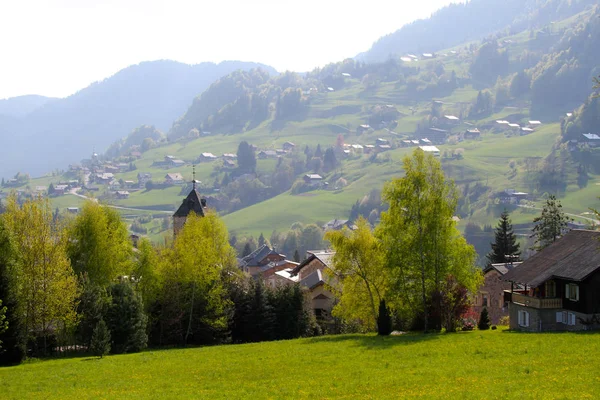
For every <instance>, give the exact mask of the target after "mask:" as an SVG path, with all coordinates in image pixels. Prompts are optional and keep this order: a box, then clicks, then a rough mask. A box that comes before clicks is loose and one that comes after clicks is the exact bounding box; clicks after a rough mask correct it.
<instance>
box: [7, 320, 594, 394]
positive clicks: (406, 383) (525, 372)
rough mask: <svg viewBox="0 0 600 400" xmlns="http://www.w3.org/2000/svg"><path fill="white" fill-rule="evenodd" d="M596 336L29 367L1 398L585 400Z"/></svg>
mask: <svg viewBox="0 0 600 400" xmlns="http://www.w3.org/2000/svg"><path fill="white" fill-rule="evenodd" d="M599 352H600V336H599V335H598V334H597V333H543V334H526V333H516V332H509V331H507V330H504V329H503V328H500V329H498V330H496V331H472V332H460V333H456V334H428V335H422V334H406V335H402V336H394V337H385V338H383V337H377V336H374V335H341V336H323V337H316V338H310V339H298V340H289V341H279V342H270V343H257V344H245V345H224V346H215V347H204V348H191V349H172V350H147V351H144V352H142V353H139V354H127V355H119V356H108V357H105V358H103V359H97V358H89V357H84V358H68V359H52V360H47V361H32V362H28V363H26V364H24V365H21V366H17V367H9V368H2V369H0V382H2V391H1V395H0V397H1V398H3V399H22V398H29V399H38V398H40V399H41V398H44V399H49V398H57V399H74V398H78V399H81V398H111V399H112V398H129V399H140V398H153V399H161V398H165V399H166V398H207V399H208V398H210V399H286V398H289V399H333V398H342V399H386V398H389V399H397V398H427V399H431V398H433V399H436V398H437V399H443V398H452V399H483V398H485V399H509V398H521V399H538V398H543V399H586V398H590V399H592V398H597V396H598V393H599V391H600V364H599V363H598V362H597V360H596V355H597V354H598V353H599Z"/></svg>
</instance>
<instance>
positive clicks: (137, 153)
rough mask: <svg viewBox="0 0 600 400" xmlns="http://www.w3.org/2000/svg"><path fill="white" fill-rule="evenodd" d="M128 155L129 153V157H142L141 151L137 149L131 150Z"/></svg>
mask: <svg viewBox="0 0 600 400" xmlns="http://www.w3.org/2000/svg"><path fill="white" fill-rule="evenodd" d="M130 155H131V157H134V158H142V153H141V152H139V151H132V152H131V153H130Z"/></svg>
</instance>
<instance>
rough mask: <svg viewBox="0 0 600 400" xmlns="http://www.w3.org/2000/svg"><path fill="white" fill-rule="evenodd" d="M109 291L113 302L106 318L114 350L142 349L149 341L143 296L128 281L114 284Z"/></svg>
mask: <svg viewBox="0 0 600 400" xmlns="http://www.w3.org/2000/svg"><path fill="white" fill-rule="evenodd" d="M109 292H110V297H111V303H110V305H109V306H108V310H107V312H106V317H105V318H106V324H107V325H108V328H109V330H110V332H111V336H112V340H111V343H112V352H113V353H115V354H119V353H132V352H137V351H141V350H142V349H144V348H145V347H146V345H147V343H148V335H147V334H146V323H147V320H148V318H147V317H146V315H145V314H144V307H143V305H142V299H141V296H140V295H139V294H137V293H135V292H134V290H133V288H132V287H131V285H130V284H128V283H117V284H114V285H112V286H111V287H110V290H109Z"/></svg>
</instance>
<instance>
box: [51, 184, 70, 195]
mask: <svg viewBox="0 0 600 400" xmlns="http://www.w3.org/2000/svg"><path fill="white" fill-rule="evenodd" d="M67 190H69V185H55V186H54V194H55V195H59V196H60V195H63V194H65V193H67Z"/></svg>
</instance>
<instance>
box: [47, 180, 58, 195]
mask: <svg viewBox="0 0 600 400" xmlns="http://www.w3.org/2000/svg"><path fill="white" fill-rule="evenodd" d="M55 192H56V190H55V189H54V185H53V184H52V183H50V186H48V196H52V195H53V194H54V193H55Z"/></svg>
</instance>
